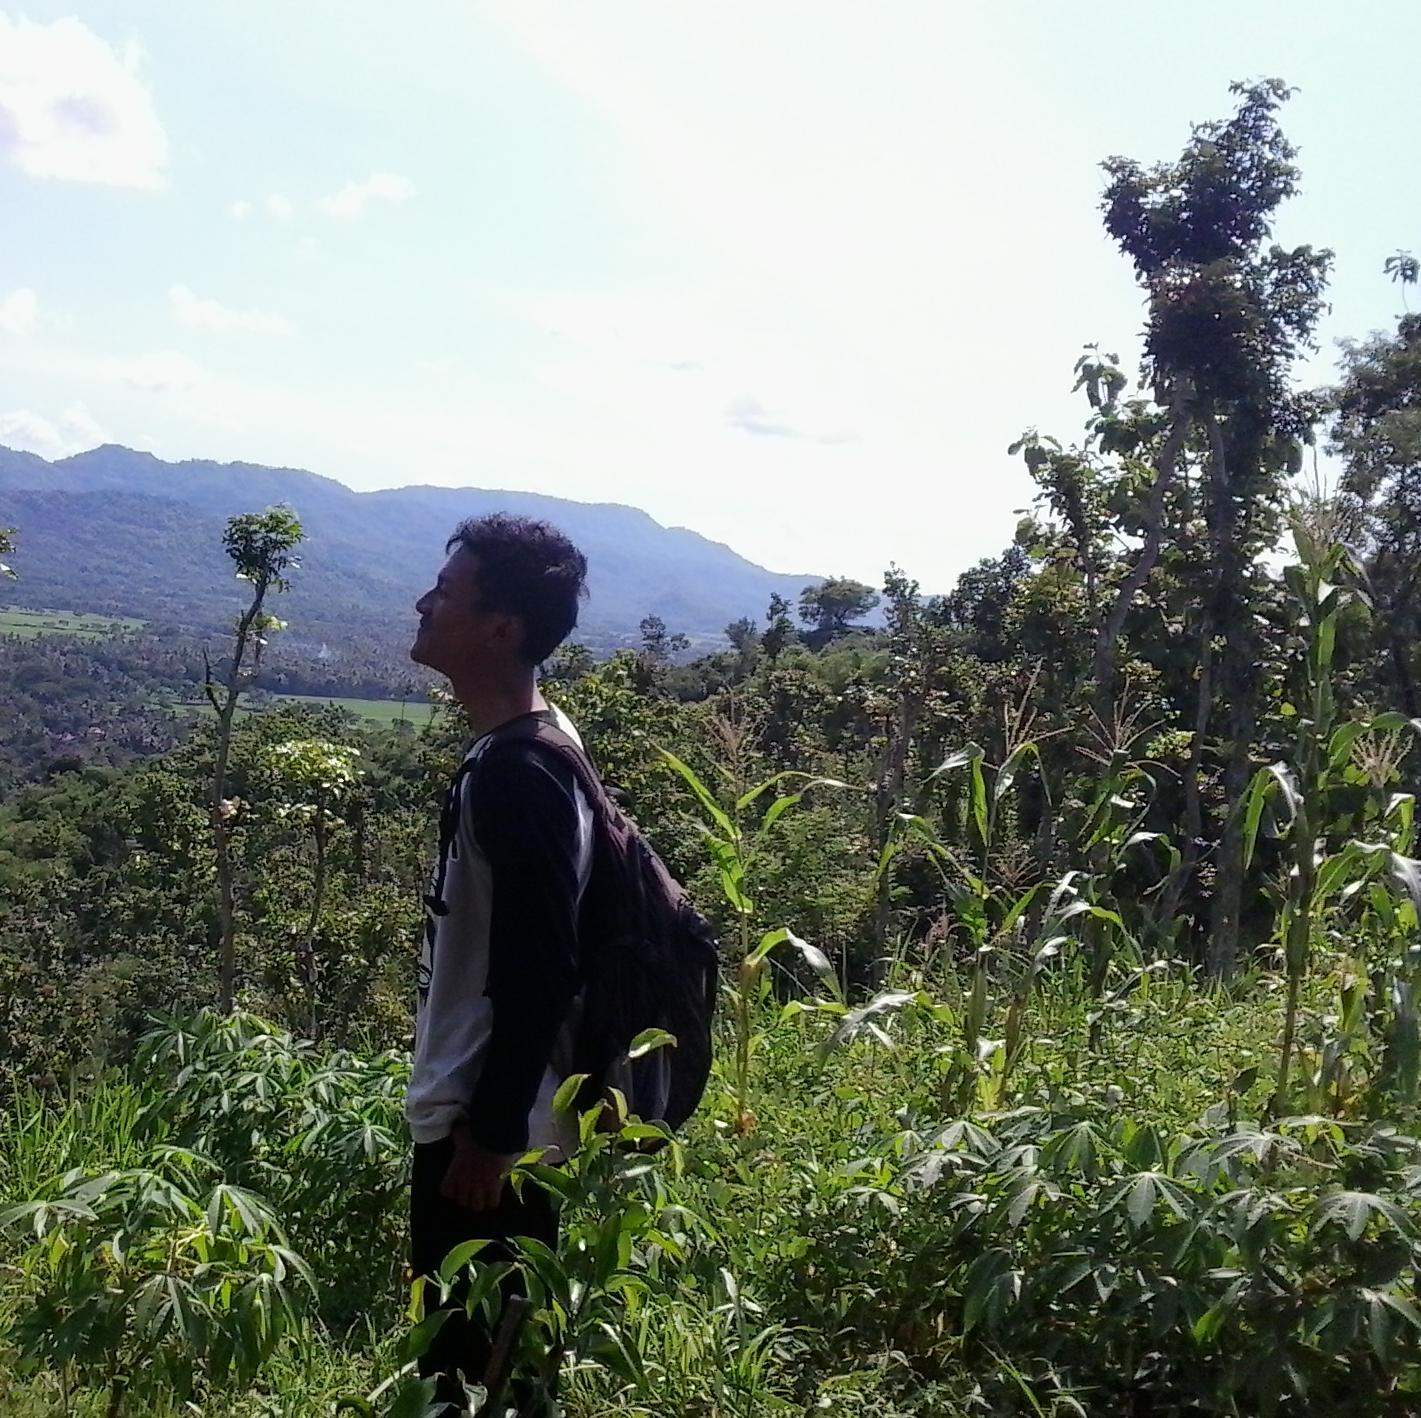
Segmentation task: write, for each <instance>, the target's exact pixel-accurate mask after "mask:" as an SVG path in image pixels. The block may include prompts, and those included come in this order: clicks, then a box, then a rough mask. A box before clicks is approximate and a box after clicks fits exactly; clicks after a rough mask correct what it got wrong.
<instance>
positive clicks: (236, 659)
mask: <svg viewBox="0 0 1421 1418" xmlns="http://www.w3.org/2000/svg"><path fill="white" fill-rule="evenodd" d="M267 585H268V582H267V580H266V579H265V578H263V579H261V580H258V581H257V582H256V584H255V586H254V589H253V591H252V603H251V605H249V606H248V607H247V609H246V611H245V612H243V614H242V618H241V620H239V621H238V622H237V638H236V644H235V645H234V646H233V648H232V663H231V665H230V667H229V668H228V671H227V680H226V683H225V684H224V685H223V689H224V690H225V691H226V693H225V697H222V698H219V696H218V694H217V691H216V690H215V689H214V688H213V686H212V674H211V670H210V669H209V671H208V675H207V681H206V684H205V685H204V688H205V689H206V691H207V698H208V701H209V703H211V705H212V707H213V709H215V710H216V711H217V762H216V765H215V767H214V768H213V772H212V843H213V848H214V852H215V855H216V859H217V932H218V947H217V952H218V986H217V992H218V1007H219V1008H220V1009H221V1011H222V1013H223V1014H231V1012H232V1007H233V1005H234V1003H235V1002H236V994H237V914H236V893H235V891H234V889H233V884H232V853H231V839H230V830H229V828H228V824H227V813H226V812H225V809H224V801H225V797H226V792H227V765H228V761H229V759H230V756H231V752H232V722H233V720H234V719H235V718H236V715H237V700H238V698H239V697H240V696H241V693H242V666H243V663H244V662H245V660H246V657H247V646H248V644H249V642H250V640H251V636H252V627H253V626H255V625H256V623H257V617H258V616H259V615H260V614H261V608H262V601H263V600H264V599H265V597H266V589H267Z"/></svg>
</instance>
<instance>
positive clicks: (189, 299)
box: [168, 285, 295, 335]
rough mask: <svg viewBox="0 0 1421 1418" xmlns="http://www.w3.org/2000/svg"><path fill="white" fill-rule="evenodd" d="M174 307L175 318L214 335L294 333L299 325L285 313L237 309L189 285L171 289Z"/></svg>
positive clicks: (170, 298) (181, 323) (195, 328)
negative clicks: (190, 288) (196, 291)
mask: <svg viewBox="0 0 1421 1418" xmlns="http://www.w3.org/2000/svg"><path fill="white" fill-rule="evenodd" d="M168 300H169V301H170V302H171V304H172V307H173V319H174V320H176V321H177V322H178V324H179V325H185V326H187V327H188V328H189V329H192V330H207V331H210V332H211V333H212V334H214V335H231V334H250V335H290V334H292V333H293V332H294V329H295V327H294V326H293V325H292V323H291V322H290V321H289V320H288V319H287V318H286V317H285V316H284V315H273V314H271V313H270V312H269V311H265V310H233V309H231V308H230V307H228V306H225V305H222V304H221V303H220V302H218V301H215V300H211V299H205V298H204V297H202V296H199V295H194V294H193V292H192V291H190V290H189V289H188V288H187V287H186V286H182V285H177V286H173V287H171V288H170V289H169V291H168Z"/></svg>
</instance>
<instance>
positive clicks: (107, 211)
mask: <svg viewBox="0 0 1421 1418" xmlns="http://www.w3.org/2000/svg"><path fill="white" fill-rule="evenodd" d="M1418 54H1421V5H1417V4H1415V3H1414V0H1393V2H1392V3H1381V0H1360V3H1353V4H1350V5H1346V6H1340V5H1337V4H1335V3H1328V4H1322V3H1316V0H1292V3H1288V4H1280V3H1265V2H1264V0H1251V3H1248V4H1239V3H1237V0H1234V2H1233V3H1212V2H1211V0H1204V3H1198V4H1195V5H1192V6H1190V7H1187V9H1181V8H1180V7H1178V6H1170V5H1164V4H1159V3H1148V4H1140V5H1136V6H1132V7H1123V8H1119V7H1117V8H1112V7H1108V6H1099V5H1089V6H1088V5H1084V4H1076V3H1069V4H1068V3H1049V4H1048V3H1046V0H1035V3H1031V4H1027V3H1000V4H986V3H982V4H967V3H948V0H937V3H912V2H911V0H891V3H881V4H868V3H864V2H863V0H856V2H855V3H849V0H814V3H777V0H755V3H738V0H736V2H735V3H719V4H713V5H708V4H704V3H702V4H696V5H692V4H689V3H680V0H674V3H673V2H672V0H618V3H610V0H609V3H603V4H597V5H592V4H586V3H573V0H567V3H564V4H556V5H554V4H548V5H544V4H540V3H536V0H516V2H515V0H509V2H508V3H505V4H498V3H475V0H459V3H455V0H421V3H420V4H418V5H412V6H395V5H390V4H389V3H387V0H381V3H378V4H377V3H371V0H301V3H299V4H292V3H289V0H287V3H276V0H243V3H240V4H238V3H235V0H221V2H220V3H219V0H203V3H201V4H196V3H189V4H182V5H175V4H172V3H171V0H125V2H124V3H122V4H118V3H102V2H101V0H94V3H86V4H82V5H78V6H75V5H74V4H73V3H72V0H71V3H69V4H58V5H55V4H50V3H47V0H29V3H27V4H26V6H25V8H24V9H23V10H17V9H15V8H13V7H11V6H10V5H9V0H0V212H3V214H4V220H3V221H0V442H3V443H8V444H10V445H12V446H23V447H29V448H32V449H34V450H35V451H37V452H40V453H43V454H45V455H46V456H58V455H62V454H65V453H69V452H73V451H77V450H78V449H80V448H83V447H88V446H92V445H93V444H94V443H96V442H102V441H115V442H122V443H127V444H130V445H134V446H139V447H146V448H151V449H153V451H155V452H157V453H159V454H160V455H161V456H163V457H165V458H174V459H175V458H183V457H212V458H219V459H224V460H225V459H245V460H250V461H255V462H265V463H276V464H284V465H289V466H299V467H309V468H312V469H314V470H315V471H318V472H322V473H326V474H328V475H330V476H333V477H337V478H340V479H341V480H342V481H344V482H347V483H349V484H350V485H351V486H354V487H360V488H365V487H387V486H396V485H400V484H405V483H415V482H428V483H442V484H452V485H459V484H466V485H468V484H472V485H477V486H483V487H507V488H529V489H533V490H537V491H542V492H547V493H552V494H556V495H560V496H566V497H573V498H579V499H582V500H587V501H619V502H629V503H633V504H636V505H638V506H641V507H644V508H645V509H646V510H647V511H649V512H650V513H651V514H652V515H653V516H655V517H657V518H658V519H659V520H661V521H663V522H666V523H669V524H675V525H685V526H690V527H694V528H695V529H696V530H698V531H701V532H703V533H705V534H707V535H709V536H713V537H715V538H717V539H720V540H724V541H727V542H729V543H731V544H732V545H734V546H735V547H736V548H737V549H739V550H741V551H743V552H745V553H746V554H747V555H750V556H752V557H753V558H755V559H756V560H757V561H760V562H762V563H764V564H766V565H768V566H771V567H773V568H774V569H776V570H784V571H801V572H820V573H846V574H852V575H857V576H861V577H863V578H865V579H868V580H875V581H876V580H877V579H878V577H879V575H880V573H881V572H882V570H883V569H884V567H885V566H886V565H887V564H888V563H889V561H896V562H897V563H898V564H899V565H901V566H903V567H904V568H905V569H907V570H908V571H909V572H910V573H912V574H913V575H916V576H917V577H919V579H920V580H922V581H923V583H924V584H925V585H927V586H929V587H930V588H940V587H943V586H945V585H947V584H948V583H949V582H950V579H951V577H952V576H953V575H955V574H956V573H957V572H958V571H960V570H961V569H962V568H963V567H964V566H966V565H968V564H969V563H970V562H972V561H974V560H976V559H977V558H979V557H981V556H985V555H990V554H993V553H995V552H996V551H998V550H999V549H1000V548H1001V547H1002V546H1003V545H1004V544H1005V543H1006V542H1007V541H1008V540H1009V538H1010V535H1011V531H1012V527H1013V525H1014V518H1013V516H1012V512H1013V509H1015V508H1018V507H1021V506H1023V505H1025V504H1026V503H1027V502H1028V501H1029V499H1030V495H1031V489H1030V485H1029V483H1028V482H1027V480H1026V479H1025V476H1024V474H1023V472H1022V471H1021V470H1020V467H1019V465H1018V464H1016V463H1015V462H1014V461H1013V460H1010V459H1008V458H1007V456H1006V452H1005V450H1006V446H1007V444H1008V442H1009V441H1010V440H1011V439H1012V438H1013V437H1015V436H1016V435H1017V434H1018V433H1019V432H1021V430H1022V429H1023V428H1025V427H1026V426H1028V425H1037V426H1039V427H1041V428H1042V429H1043V430H1046V431H1052V432H1055V433H1057V434H1058V435H1060V436H1062V437H1065V438H1069V437H1070V436H1071V435H1072V434H1073V432H1074V431H1075V430H1077V429H1078V428H1079V427H1080V423H1081V410H1080V406H1079V405H1078V403H1077V401H1076V400H1074V399H1073V398H1072V396H1071V395H1070V393H1069V389H1070V383H1071V377H1070V368H1071V364H1072V363H1073V361H1074V359H1075V357H1076V355H1077V354H1078V353H1079V351H1080V348H1081V346H1082V345H1083V344H1084V343H1085V342H1087V341H1091V340H1098V341H1100V342H1101V343H1102V344H1103V345H1104V346H1105V347H1106V348H1107V349H1115V350H1118V351H1119V352H1120V353H1121V354H1123V355H1126V356H1127V357H1128V356H1129V355H1130V354H1131V352H1132V350H1133V349H1134V348H1135V345H1136V341H1135V332H1136V331H1137V330H1138V328H1139V326H1140V323H1141V318H1142V315H1141V308H1140V303H1139V295H1138V292H1137V291H1136V289H1135V287H1134V285H1133V282H1132V279H1131V275H1130V271H1129V269H1128V267H1127V265H1126V263H1125V261H1124V259H1123V258H1122V257H1121V256H1119V255H1118V254H1117V253H1116V252H1115V251H1114V250H1113V248H1112V247H1111V245H1110V243H1109V242H1108V240H1107V239H1106V237H1105V235H1104V233H1103V231H1102V228H1101V226H1100V220H1099V214H1098V208H1097V202H1098V195H1099V190H1100V184H1101V175H1100V171H1099V167H1098V164H1099V162H1100V160H1101V159H1102V158H1103V157H1105V156H1107V155H1108V154H1111V153H1125V154H1128V155H1130V156H1134V157H1138V158H1141V159H1144V160H1155V159H1158V158H1165V157H1169V156H1172V155H1174V154H1175V153H1176V152H1177V151H1178V149H1179V147H1180V145H1181V143H1182V142H1183V140H1184V139H1185V138H1186V136H1187V133H1188V123H1189V122H1190V120H1199V119H1204V118H1208V117H1213V116H1219V115H1222V114H1224V113H1225V112H1226V111H1227V110H1228V108H1229V105H1230V99H1229V95H1228V93H1227V86H1228V83H1229V81H1230V80H1231V79H1233V78H1249V77H1256V76H1260V75H1263V74H1278V75H1281V76H1282V77H1284V78H1286V79H1287V80H1288V81H1289V82H1291V83H1293V84H1295V85H1297V86H1298V87H1299V89H1300V90H1301V92H1300V93H1299V95H1298V96H1297V97H1296V98H1295V99H1294V101H1293V102H1292V103H1291V104H1290V105H1289V107H1288V109H1287V110H1286V111H1285V123H1286V126H1287V129H1288V132H1289V134H1290V135H1291V136H1292V137H1293V139H1294V141H1296V142H1297V143H1298V144H1299V145H1300V146H1301V148H1302V155H1301V163H1302V166H1303V172H1304V184H1305V186H1304V192H1303V194H1302V195H1301V196H1300V197H1299V198H1298V199H1297V200H1296V201H1294V202H1293V203H1292V204H1291V205H1290V206H1289V208H1288V209H1287V210H1286V212H1285V213H1284V216H1283V220H1282V222H1281V224H1280V228H1279V232H1278V235H1279V237H1280V239H1282V240H1284V241H1286V242H1298V241H1310V242H1312V243H1314V244H1316V245H1320V246H1331V247H1332V248H1333V249H1334V250H1335V251H1336V253H1337V267H1336V275H1335V278H1334V281H1333V285H1332V290H1331V300H1332V312H1331V314H1330V315H1329V317H1328V319H1327V322H1326V325H1325V327H1324V330H1323V332H1322V338H1323V348H1322V351H1321V353H1320V355H1319V357H1318V358H1317V359H1316V360H1314V361H1313V362H1312V364H1311V366H1310V368H1309V369H1307V370H1306V371H1305V374H1306V375H1307V377H1309V378H1311V379H1315V380H1323V379H1326V378H1327V377H1328V376H1329V373H1330V370H1331V368H1332V365H1333V348H1332V346H1333V342H1334V341H1335V340H1336V339H1337V338H1339V337H1341V336H1345V335H1362V334H1365V333H1366V332H1367V331H1368V330H1369V329H1372V328H1376V327H1380V326H1384V325H1386V324H1388V323H1389V322H1390V321H1391V319H1392V317H1393V316H1394V314H1395V313H1396V312H1397V311H1398V310H1399V309H1400V295H1399V293H1398V291H1397V290H1396V288H1395V287H1393V286H1390V285H1388V284H1387V282H1386V280H1385V278H1384V277H1383V275H1382V273H1381V266H1382V262H1383V261H1384V259H1385V258H1386V256H1387V255H1388V254H1389V253H1390V252H1391V251H1393V250H1394V249H1396V248H1397V247H1410V248H1412V249H1418V248H1421V184H1418V183H1417V182H1416V180H1415V162H1414V150H1415V143H1416V135H1417V134H1418V133H1421V85H1418V84H1417V83H1416V61H1417V56H1418Z"/></svg>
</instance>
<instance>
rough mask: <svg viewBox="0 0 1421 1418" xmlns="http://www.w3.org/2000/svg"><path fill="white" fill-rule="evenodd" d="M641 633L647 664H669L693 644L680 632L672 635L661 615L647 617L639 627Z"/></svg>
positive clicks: (643, 656)
mask: <svg viewBox="0 0 1421 1418" xmlns="http://www.w3.org/2000/svg"><path fill="white" fill-rule="evenodd" d="M638 628H639V629H640V631H641V654H642V658H643V659H644V660H645V661H646V662H647V664H649V665H652V666H656V667H659V666H662V665H666V664H669V663H670V662H671V661H672V660H673V659H674V658H675V657H676V656H677V655H680V654H682V653H683V652H684V651H686V650H689V649H690V648H691V642H690V641H689V640H688V639H687V638H686V637H685V636H684V635H682V634H680V633H679V632H678V633H677V634H675V635H672V634H671V633H670V632H669V631H668V630H667V629H666V622H665V621H664V620H662V619H661V617H660V616H659V615H654V614H653V615H647V616H643V617H642V619H641V625H640V626H639V627H638Z"/></svg>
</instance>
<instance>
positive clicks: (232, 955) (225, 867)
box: [212, 689, 237, 1014]
mask: <svg viewBox="0 0 1421 1418" xmlns="http://www.w3.org/2000/svg"><path fill="white" fill-rule="evenodd" d="M236 707H237V696H236V694H235V693H233V692H232V691H231V690H230V689H229V690H228V694H227V702H226V704H225V705H224V706H223V708H222V711H221V714H220V716H219V718H218V721H217V766H216V768H215V769H214V770H213V774H212V840H213V846H214V848H215V850H216V854H217V932H218V935H217V940H218V961H219V965H218V1008H219V1009H220V1010H221V1011H222V1013H223V1014H231V1012H232V1004H233V1001H234V998H235V995H236V981H237V929H236V911H235V905H234V900H233V890H232V856H231V850H230V844H229V841H228V827H227V815H226V814H227V809H226V803H225V797H224V795H225V794H226V791H227V760H228V755H229V754H230V752H231V747H232V718H233V714H234V712H235V710H236Z"/></svg>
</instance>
